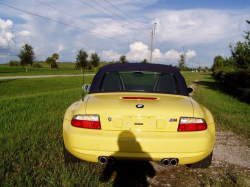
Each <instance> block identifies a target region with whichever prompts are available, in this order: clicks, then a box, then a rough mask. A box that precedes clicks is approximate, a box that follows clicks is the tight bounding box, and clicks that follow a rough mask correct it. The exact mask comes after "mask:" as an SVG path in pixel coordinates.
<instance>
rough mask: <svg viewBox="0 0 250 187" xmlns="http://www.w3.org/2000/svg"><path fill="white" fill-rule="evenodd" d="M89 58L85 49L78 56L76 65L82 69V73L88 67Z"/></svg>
mask: <svg viewBox="0 0 250 187" xmlns="http://www.w3.org/2000/svg"><path fill="white" fill-rule="evenodd" d="M88 56H89V55H88V53H87V52H86V51H84V50H83V49H81V50H80V51H79V52H78V54H77V57H76V63H77V65H78V66H79V67H80V68H81V71H83V70H85V68H86V67H87V65H88V61H87V58H88Z"/></svg>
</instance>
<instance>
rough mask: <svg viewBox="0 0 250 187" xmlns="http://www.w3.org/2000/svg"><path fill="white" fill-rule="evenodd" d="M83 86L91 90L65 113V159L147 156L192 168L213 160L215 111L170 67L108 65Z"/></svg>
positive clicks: (105, 160) (107, 161) (102, 160)
mask: <svg viewBox="0 0 250 187" xmlns="http://www.w3.org/2000/svg"><path fill="white" fill-rule="evenodd" d="M83 87H84V90H85V91H89V94H88V95H86V96H85V97H84V98H82V99H81V100H80V101H78V102H75V103H73V104H72V105H71V106H70V107H69V108H68V109H67V111H66V113H65V116H64V121H63V139H64V157H65V162H66V163H68V162H77V161H80V160H85V161H90V162H100V163H101V164H113V163H115V161H116V160H138V161H140V160H142V161H143V160H144V161H145V160H146V161H157V162H161V164H162V165H163V166H176V165H178V164H179V165H183V164H186V165H187V166H188V167H192V168H207V167H209V165H210V164H211V160H212V151H213V146H214V140H215V124H214V119H213V116H212V114H211V113H210V111H209V110H208V109H207V108H205V107H204V106H202V105H200V104H198V103H197V102H195V101H194V100H193V99H192V98H191V97H190V96H189V93H190V92H191V91H192V89H190V88H187V85H186V82H185V80H184V78H183V76H182V75H181V74H180V72H179V71H178V70H177V69H175V68H174V67H172V66H167V65H158V64H139V63H134V64H131V63H128V64H111V65H106V66H104V67H102V68H101V69H100V70H99V72H98V73H97V74H96V75H95V77H94V79H93V82H92V85H91V86H90V85H84V86H83Z"/></svg>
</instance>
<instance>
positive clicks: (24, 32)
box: [18, 31, 31, 37]
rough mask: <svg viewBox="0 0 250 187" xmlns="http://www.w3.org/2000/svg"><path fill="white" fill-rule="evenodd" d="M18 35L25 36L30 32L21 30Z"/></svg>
mask: <svg viewBox="0 0 250 187" xmlns="http://www.w3.org/2000/svg"><path fill="white" fill-rule="evenodd" d="M18 35H20V36H23V37H25V36H30V35H31V33H30V31H22V32H19V33H18Z"/></svg>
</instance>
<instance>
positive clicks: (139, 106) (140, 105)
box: [136, 104, 144, 108]
mask: <svg viewBox="0 0 250 187" xmlns="http://www.w3.org/2000/svg"><path fill="white" fill-rule="evenodd" d="M136 107H137V108H143V107H144V105H142V104H137V105H136Z"/></svg>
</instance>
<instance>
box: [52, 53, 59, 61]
mask: <svg viewBox="0 0 250 187" xmlns="http://www.w3.org/2000/svg"><path fill="white" fill-rule="evenodd" d="M52 58H53V59H54V60H55V61H56V60H58V59H59V55H58V54H57V53H54V54H53V55H52Z"/></svg>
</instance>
